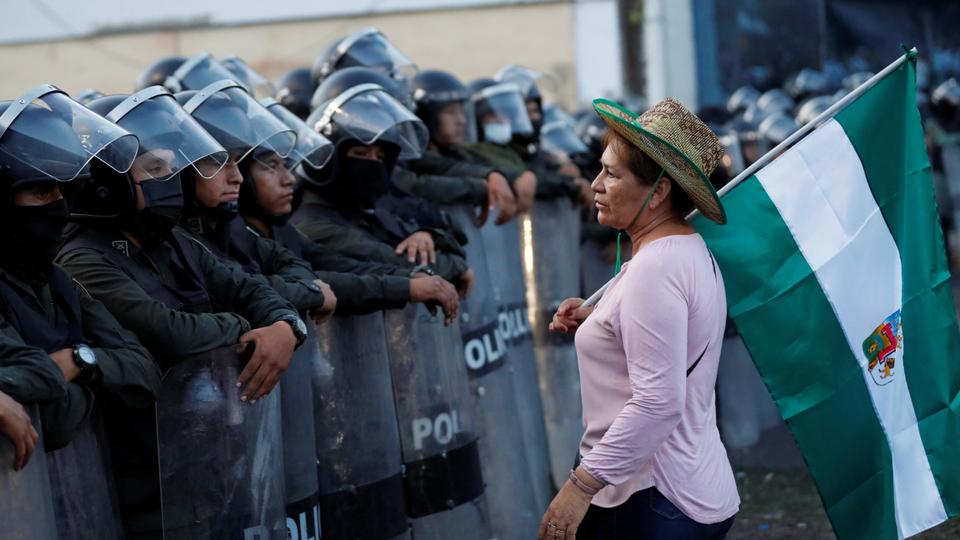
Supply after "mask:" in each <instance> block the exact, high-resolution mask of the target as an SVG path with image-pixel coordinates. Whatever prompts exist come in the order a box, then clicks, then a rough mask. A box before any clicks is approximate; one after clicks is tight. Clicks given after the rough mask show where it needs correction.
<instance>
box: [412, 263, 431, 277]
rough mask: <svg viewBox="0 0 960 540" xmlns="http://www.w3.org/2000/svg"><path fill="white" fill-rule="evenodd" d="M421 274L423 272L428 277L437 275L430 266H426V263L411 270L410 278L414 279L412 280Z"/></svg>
mask: <svg viewBox="0 0 960 540" xmlns="http://www.w3.org/2000/svg"><path fill="white" fill-rule="evenodd" d="M420 272H423V273H424V274H426V275H428V276H433V275H436V273H435V272H434V271H433V269H432V268H430V265H428V264H426V263H420V264H418V265H416V266H414V267H413V268H412V269H411V270H410V278H411V279H412V278H414V277H416V275H417V274H419V273H420Z"/></svg>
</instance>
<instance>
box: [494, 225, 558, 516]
mask: <svg viewBox="0 0 960 540" xmlns="http://www.w3.org/2000/svg"><path fill="white" fill-rule="evenodd" d="M480 233H481V235H482V237H483V242H484V245H485V246H486V248H487V265H488V266H489V268H490V275H491V288H492V290H493V296H494V300H495V301H496V303H497V306H498V311H499V323H500V333H501V335H503V337H504V340H505V341H506V343H507V347H508V350H509V352H510V367H511V368H513V387H514V391H515V393H516V401H517V417H518V418H519V420H520V425H521V426H522V429H523V437H524V448H525V450H526V453H527V463H528V464H529V465H530V483H531V485H532V486H533V489H534V493H535V494H536V501H537V508H539V509H540V511H541V513H542V512H543V511H545V510H546V508H547V505H548V504H550V500H551V499H552V498H553V488H552V482H551V480H550V462H549V452H548V450H547V432H546V428H545V427H544V416H543V404H542V402H541V400H540V383H539V380H538V377H537V360H536V355H535V353H534V350H533V340H532V338H531V329H530V317H529V314H528V311H529V310H528V308H527V287H526V284H525V283H524V280H523V263H522V262H521V253H520V227H519V224H518V223H517V221H516V220H513V221H510V222H508V223H505V224H503V225H501V226H499V227H498V226H495V225H493V224H492V223H490V222H488V223H487V224H486V225H484V227H483V228H482V229H481V230H480Z"/></svg>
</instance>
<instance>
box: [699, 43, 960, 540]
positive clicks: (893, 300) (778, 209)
mask: <svg viewBox="0 0 960 540" xmlns="http://www.w3.org/2000/svg"><path fill="white" fill-rule="evenodd" d="M914 92H915V67H914V59H913V58H911V59H909V60H908V61H906V62H904V63H902V64H901V65H900V67H899V68H897V69H896V70H895V71H893V72H892V73H890V74H889V75H888V76H887V77H885V78H884V79H882V80H881V81H880V82H878V83H877V85H876V86H874V87H873V88H871V89H869V90H867V91H866V93H864V94H863V95H862V96H860V97H858V98H857V99H856V100H854V101H853V102H852V103H851V104H850V105H849V106H847V107H846V108H844V109H843V110H841V111H840V112H839V113H838V114H837V115H836V116H835V117H834V118H833V119H832V120H829V121H827V122H826V123H824V124H822V125H821V126H819V127H818V128H817V129H816V130H814V131H813V132H811V133H810V134H809V135H807V136H806V137H804V138H803V139H802V140H801V141H800V142H798V143H797V144H795V145H794V146H793V147H792V148H791V149H790V150H788V151H786V152H784V153H783V154H782V155H781V156H780V157H778V158H777V159H776V160H775V161H773V162H772V163H770V164H769V165H767V166H766V167H764V168H763V169H761V170H760V171H759V172H757V173H756V174H755V175H754V176H752V177H750V178H749V179H748V180H746V181H744V182H743V183H742V184H741V185H739V186H737V187H736V188H735V189H733V190H731V191H730V192H729V193H728V194H727V195H726V196H725V197H724V198H723V204H724V206H725V207H726V210H727V216H728V219H729V223H728V224H727V225H725V226H718V225H716V224H714V223H712V222H710V221H708V220H706V219H702V218H698V219H697V220H696V221H695V222H694V223H695V226H696V228H697V229H698V230H699V232H700V233H701V234H702V235H703V237H704V238H705V239H706V241H707V244H708V245H709V246H710V248H711V250H712V251H713V253H714V255H715V256H716V258H717V261H718V263H719V265H720V268H721V269H722V271H723V277H724V280H725V281H726V288H727V302H728V306H729V310H730V316H731V317H732V318H733V320H734V321H735V322H736V325H737V329H738V330H739V331H740V334H741V336H742V337H743V340H744V342H745V343H746V345H747V347H748V349H749V350H750V353H751V355H752V357H753V360H754V362H755V363H756V364H757V368H758V370H759V372H760V374H761V376H762V377H763V380H764V382H765V383H766V385H767V388H768V389H769V390H770V393H771V395H772V396H773V398H774V400H775V401H776V403H777V406H778V407H779V409H780V412H781V414H782V415H783V418H784V419H785V420H786V422H787V425H788V426H789V428H790V430H791V432H792V433H793V436H794V438H795V439H796V441H797V445H798V446H799V448H800V450H801V452H802V453H803V456H804V458H805V459H806V462H807V465H808V466H809V469H810V472H811V474H812V475H813V478H814V480H815V482H816V484H817V488H818V489H819V491H820V496H821V498H822V499H823V503H824V506H825V507H826V510H827V514H828V515H829V517H830V520H831V522H832V523H833V526H834V530H835V531H836V533H837V535H838V536H839V537H840V538H868V539H885V538H898V537H908V536H911V535H914V534H916V533H919V532H921V531H923V530H926V529H928V528H930V527H933V526H935V525H937V524H938V523H941V522H943V521H945V520H946V519H948V517H951V516H955V515H957V514H958V513H960V331H958V325H957V316H956V311H955V310H954V305H953V300H952V296H951V285H950V271H949V267H948V265H947V259H946V256H945V253H944V247H943V238H942V234H941V229H940V223H939V220H938V218H937V210H936V201H935V199H934V191H933V183H932V181H931V173H930V163H929V161H928V158H927V153H926V148H925V146H924V140H923V130H922V128H921V125H920V114H919V112H918V111H917V105H916V101H915V93H914Z"/></svg>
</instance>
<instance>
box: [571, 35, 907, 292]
mask: <svg viewBox="0 0 960 540" xmlns="http://www.w3.org/2000/svg"><path fill="white" fill-rule="evenodd" d="M916 54H917V48H916V47H914V48H912V49H910V50H909V51H907V53H906V54H904V55H903V56H901V57H900V58H897V59H896V60H894V61H893V63H891V64H890V65H889V66H887V67H885V68H883V69H882V70H881V71H880V72H879V73H877V74H876V75H874V76H873V77H870V78H869V79H867V80H866V81H865V82H864V83H863V84H861V85H860V86H858V87H856V88H855V89H853V91H851V92H850V93H849V94H847V95H845V96H843V97H842V98H841V99H840V100H838V101H837V102H836V103H834V104H833V105H831V106H830V107H829V108H827V110H825V111H823V112H822V113H820V114H819V115H817V117H816V118H814V119H813V120H811V121H809V122H807V123H806V124H804V125H803V127H801V128H800V129H798V130H796V131H794V132H793V133H792V134H791V135H790V136H789V137H787V138H786V139H784V141H783V142H781V143H780V144H778V145H776V146H774V147H773V149H771V150H770V151H769V152H767V153H766V154H764V155H763V156H762V157H761V158H760V159H758V160H757V161H755V162H753V163H752V164H751V165H750V166H749V167H747V168H746V169H744V170H743V172H741V173H740V174H738V175H737V176H736V178H734V179H733V180H731V181H729V182H728V183H727V185H725V186H723V187H722V188H721V189H720V190H719V191H718V192H717V196H718V197H723V196H724V195H726V194H727V193H729V192H730V190H732V189H733V188H735V187H737V186H738V185H740V183H741V182H743V181H744V180H746V179H747V178H750V177H751V176H753V175H754V173H756V172H757V171H758V170H760V169H761V168H763V167H764V166H766V165H767V164H768V163H770V162H771V161H773V160H774V159H775V158H776V157H777V156H779V155H780V154H781V153H782V152H783V151H784V150H786V149H787V148H789V147H790V146H792V145H793V144H794V143H795V142H797V141H798V140H800V139H801V138H803V137H804V136H806V135H807V134H808V133H810V132H811V131H813V130H814V129H816V128H817V126H819V125H820V124H821V123H823V122H824V121H825V120H829V119H830V118H833V117H834V116H836V114H837V113H838V112H840V111H841V110H842V109H843V108H845V107H846V106H847V105H849V104H850V103H851V102H852V101H853V100H855V99H857V98H858V97H860V96H861V95H863V94H864V93H866V91H867V90H870V89H871V88H873V87H874V86H876V85H877V83H879V82H880V81H881V80H883V78H884V77H886V76H887V75H889V74H891V73H893V72H894V71H895V70H896V69H897V68H899V67H900V66H901V65H903V63H904V62H906V61H907V59H909V58H911V57H913V56H916ZM698 215H700V211H699V210H696V209H694V211H693V212H690V214H689V215H687V221H690V220H691V219H693V218H695V217H697V216H698ZM611 283H613V279H610V281H608V282H607V283H606V284H604V286H603V287H600V288H599V289H598V290H597V292H595V293H593V294H592V295H590V298H587V299H586V301H584V302H583V305H582V306H581V307H590V306H592V305H594V304H596V303H597V302H599V301H600V297H602V296H603V293H604V292H605V291H606V290H607V287H609V286H610V284H611Z"/></svg>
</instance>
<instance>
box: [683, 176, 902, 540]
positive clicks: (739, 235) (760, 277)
mask: <svg viewBox="0 0 960 540" xmlns="http://www.w3.org/2000/svg"><path fill="white" fill-rule="evenodd" d="M723 203H724V206H725V207H726V209H727V216H728V219H729V222H728V224H727V225H725V226H718V225H716V224H714V223H713V222H710V221H709V220H706V219H703V218H698V219H697V220H696V221H695V222H694V225H695V226H696V228H697V230H698V231H699V232H700V234H701V235H703V237H704V239H705V240H706V241H707V243H708V245H709V246H710V249H711V251H712V252H713V254H714V256H715V257H716V259H717V263H718V264H719V265H720V268H721V271H722V272H723V275H724V280H725V283H726V290H727V303H728V306H729V310H730V314H731V316H732V317H733V318H734V321H735V322H736V324H737V328H738V330H739V331H740V333H741V335H742V336H743V340H744V343H746V345H747V347H748V348H749V350H750V353H751V356H752V357H753V358H754V359H755V361H756V363H757V368H758V370H759V371H760V374H761V376H762V377H763V379H764V382H765V383H766V384H767V387H768V389H769V390H770V393H771V395H772V396H773V398H774V400H775V401H776V402H777V406H778V407H779V408H780V411H781V414H782V415H783V416H784V418H786V419H787V425H788V426H789V428H790V430H791V432H792V433H793V435H794V438H795V439H796V440H797V444H798V446H799V447H800V450H801V452H802V453H803V455H804V458H805V459H806V461H807V464H808V466H809V468H810V472H811V474H812V476H813V477H814V480H815V481H816V483H817V487H818V488H819V490H820V495H821V497H822V499H823V501H824V506H825V507H826V509H827V512H828V515H829V516H830V519H831V521H832V523H833V525H834V529H835V530H836V532H837V534H838V535H839V536H841V537H847V538H896V537H897V526H896V518H895V512H894V506H893V505H894V502H893V501H894V490H893V472H892V460H891V456H890V450H889V447H888V445H887V441H886V438H885V435H884V432H883V429H882V427H881V425H880V423H879V421H878V419H877V417H876V414H875V412H874V409H873V406H872V402H871V398H870V395H869V392H868V391H867V389H866V386H865V382H864V378H863V374H862V373H861V371H860V370H859V368H858V364H857V361H856V359H855V358H854V357H853V355H852V353H851V351H850V347H849V345H848V342H847V340H846V337H845V336H844V333H843V329H842V328H841V327H840V324H839V323H838V322H837V320H836V316H835V313H834V312H833V309H832V307H831V305H830V303H829V301H828V300H827V298H826V296H825V295H824V293H823V290H822V288H821V285H820V283H819V282H818V281H817V278H816V275H815V274H814V272H813V270H812V269H811V268H810V266H809V265H808V264H807V262H806V260H805V259H804V257H803V255H802V254H801V253H800V251H799V249H798V248H797V245H796V243H795V241H794V239H793V236H792V235H791V233H790V231H789V230H788V229H787V227H786V225H785V224H784V222H783V220H782V218H781V217H780V213H779V212H778V210H777V208H776V207H775V206H774V204H773V202H772V201H771V200H770V199H769V197H768V196H767V194H766V192H765V191H764V190H763V187H762V186H761V185H760V183H759V181H758V180H757V179H756V178H755V177H753V178H750V179H748V180H747V181H745V182H744V183H743V184H741V185H740V186H738V187H737V189H735V190H733V191H731V192H730V193H729V194H728V195H727V196H725V197H724V199H723ZM851 426H856V429H851Z"/></svg>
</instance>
